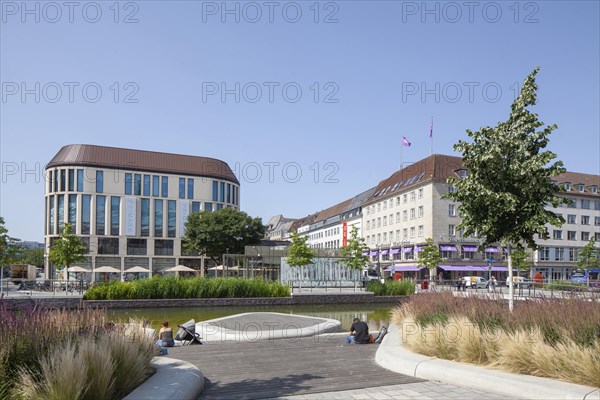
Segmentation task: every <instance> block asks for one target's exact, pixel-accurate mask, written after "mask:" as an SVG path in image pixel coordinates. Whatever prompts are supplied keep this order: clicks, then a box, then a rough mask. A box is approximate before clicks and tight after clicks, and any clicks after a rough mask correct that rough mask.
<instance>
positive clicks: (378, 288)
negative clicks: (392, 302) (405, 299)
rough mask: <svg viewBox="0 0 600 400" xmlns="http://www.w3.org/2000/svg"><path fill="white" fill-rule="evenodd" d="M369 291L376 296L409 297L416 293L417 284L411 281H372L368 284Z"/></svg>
mask: <svg viewBox="0 0 600 400" xmlns="http://www.w3.org/2000/svg"><path fill="white" fill-rule="evenodd" d="M367 290H368V291H369V292H373V294H374V295H375V296H408V295H411V294H413V293H415V284H414V282H413V281H411V280H409V279H403V280H400V281H386V282H385V283H381V282H379V281H371V282H369V283H368V284H367Z"/></svg>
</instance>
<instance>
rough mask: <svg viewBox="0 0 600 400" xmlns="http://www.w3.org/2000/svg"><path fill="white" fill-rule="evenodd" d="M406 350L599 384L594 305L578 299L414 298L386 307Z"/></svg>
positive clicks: (599, 313) (598, 322) (597, 307)
mask: <svg viewBox="0 0 600 400" xmlns="http://www.w3.org/2000/svg"><path fill="white" fill-rule="evenodd" d="M392 323H395V324H397V325H398V326H399V327H400V331H401V335H402V342H403V344H404V345H405V346H407V347H408V348H410V349H412V350H414V351H416V352H418V353H421V354H424V355H427V356H432V357H439V358H444V359H448V360H454V361H459V362H465V363H472V364H477V365H483V366H487V367H491V368H497V369H502V370H505V371H509V372H516V373H522V374H529V375H534V376H541V377H547V378H553V379H559V380H564V381H569V382H573V383H579V384H583V385H588V386H594V387H600V304H599V303H598V302H596V301H585V300H576V299H535V300H527V301H519V302H517V303H515V307H514V312H512V313H510V312H509V311H508V307H507V305H506V303H505V302H504V301H501V300H499V299H496V300H490V299H483V298H476V297H470V298H462V297H455V296H453V295H452V294H451V293H428V294H420V295H417V296H412V297H411V299H410V300H409V301H408V302H407V303H404V304H403V305H401V306H399V307H397V308H396V309H394V311H392Z"/></svg>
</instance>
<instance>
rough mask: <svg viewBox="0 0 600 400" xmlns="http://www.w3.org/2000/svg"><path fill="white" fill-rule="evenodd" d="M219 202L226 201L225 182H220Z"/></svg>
mask: <svg viewBox="0 0 600 400" xmlns="http://www.w3.org/2000/svg"><path fill="white" fill-rule="evenodd" d="M219 201H220V202H224V201H225V182H219Z"/></svg>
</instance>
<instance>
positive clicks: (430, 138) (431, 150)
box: [429, 116, 433, 155]
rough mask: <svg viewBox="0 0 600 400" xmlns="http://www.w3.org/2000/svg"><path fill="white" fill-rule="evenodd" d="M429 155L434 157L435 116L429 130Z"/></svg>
mask: <svg viewBox="0 0 600 400" xmlns="http://www.w3.org/2000/svg"><path fill="white" fill-rule="evenodd" d="M429 155H433V116H432V117H431V126H430V128H429Z"/></svg>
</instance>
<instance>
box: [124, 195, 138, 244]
mask: <svg viewBox="0 0 600 400" xmlns="http://www.w3.org/2000/svg"><path fill="white" fill-rule="evenodd" d="M136 202H137V200H136V198H135V197H126V198H125V236H135V233H136V232H135V228H136V216H137V215H136Z"/></svg>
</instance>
